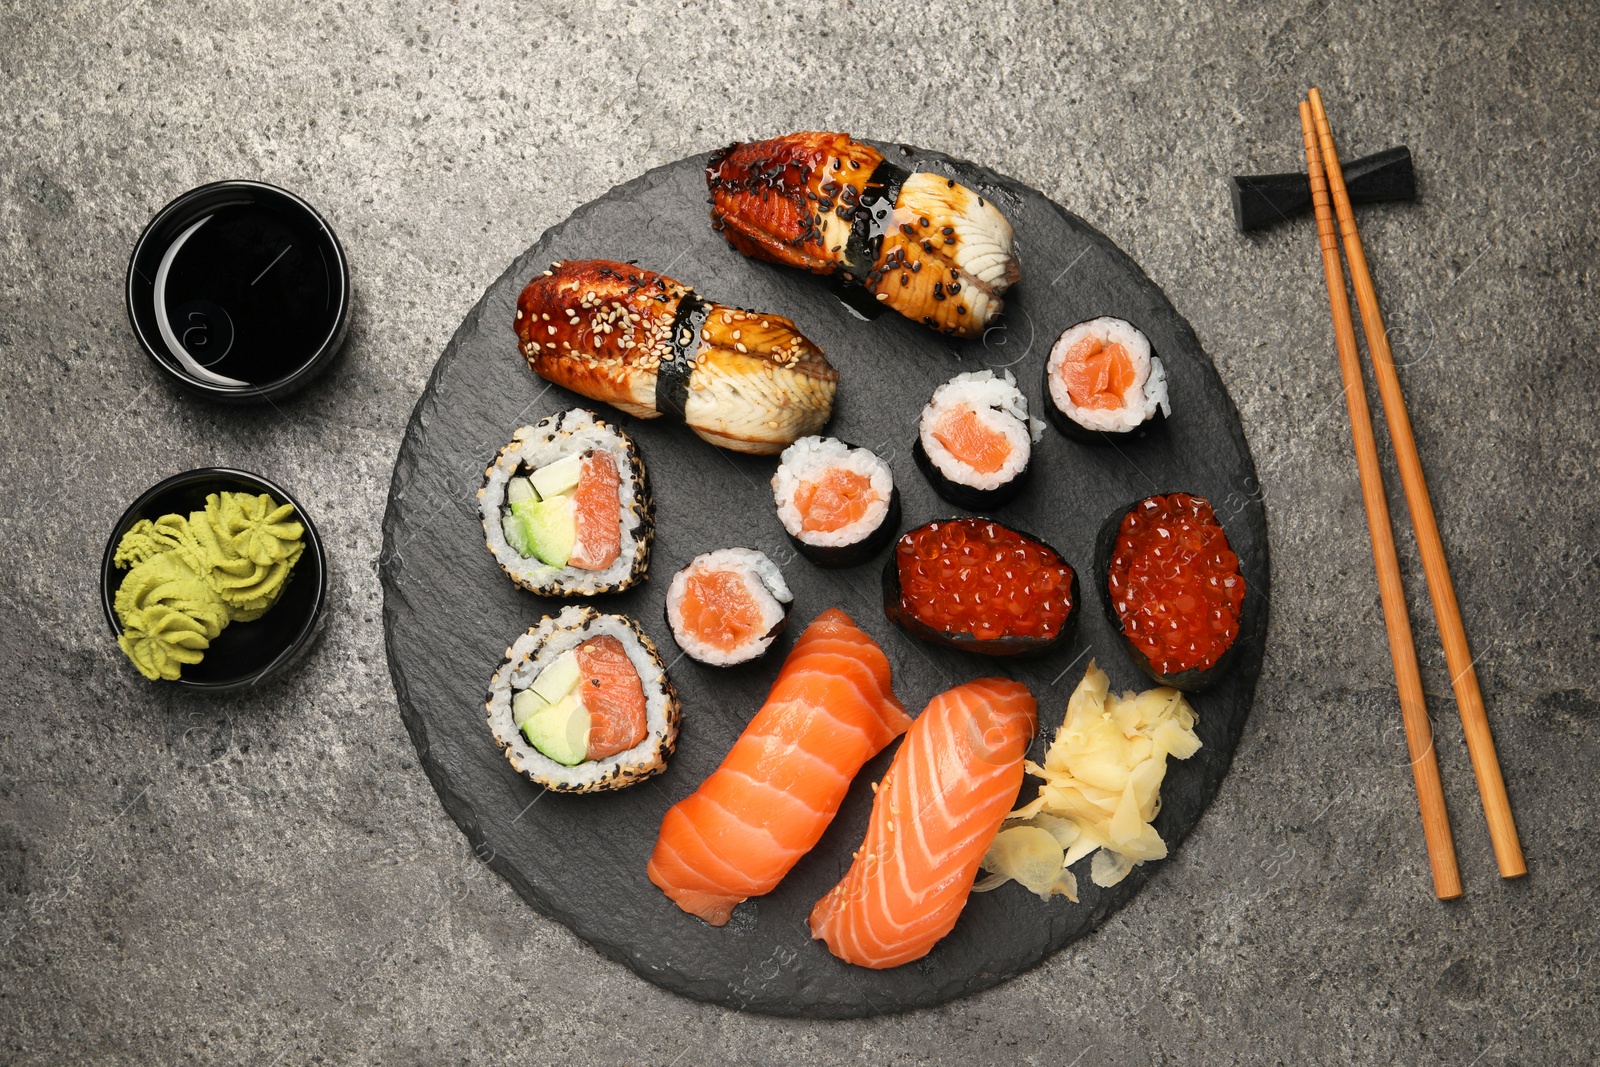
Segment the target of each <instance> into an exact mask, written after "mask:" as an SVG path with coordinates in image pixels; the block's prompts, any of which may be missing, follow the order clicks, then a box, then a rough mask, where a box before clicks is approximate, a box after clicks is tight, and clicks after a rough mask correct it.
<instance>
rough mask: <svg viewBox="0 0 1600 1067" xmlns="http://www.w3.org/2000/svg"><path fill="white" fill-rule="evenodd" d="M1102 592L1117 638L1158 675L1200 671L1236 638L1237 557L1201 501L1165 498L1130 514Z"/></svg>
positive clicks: (1240, 601)
mask: <svg viewBox="0 0 1600 1067" xmlns="http://www.w3.org/2000/svg"><path fill="white" fill-rule="evenodd" d="M1106 588H1107V592H1109V594H1110V597H1111V605H1112V608H1113V609H1114V611H1115V612H1116V615H1117V618H1118V620H1120V622H1121V624H1122V632H1123V636H1124V637H1126V638H1127V639H1128V641H1129V643H1130V644H1132V645H1133V647H1134V648H1136V649H1138V650H1139V652H1141V653H1143V655H1144V656H1145V658H1146V659H1148V660H1149V661H1150V666H1151V669H1152V670H1154V671H1155V672H1156V673H1158V674H1162V675H1174V674H1179V673H1181V672H1183V671H1191V670H1192V671H1204V670H1206V669H1207V668H1209V667H1211V666H1213V665H1214V664H1216V663H1217V661H1218V660H1220V659H1221V658H1222V656H1223V655H1224V654H1225V653H1226V652H1227V651H1228V649H1229V648H1231V647H1232V646H1233V642H1234V640H1235V639H1236V638H1237V637H1238V636H1239V614H1240V609H1241V608H1242V607H1243V605H1244V593H1245V582H1244V578H1243V577H1242V576H1241V575H1240V574H1239V557H1238V556H1236V555H1235V554H1234V552H1233V549H1232V548H1231V547H1230V546H1229V545H1228V535H1227V534H1226V533H1224V532H1223V529H1222V525H1221V524H1220V523H1218V522H1217V516H1216V514H1215V513H1214V512H1213V511H1212V510H1211V505H1210V504H1209V503H1207V502H1206V499H1205V498H1204V497H1199V496H1192V495H1190V494H1188V493H1169V494H1167V495H1165V496H1152V497H1149V498H1147V499H1145V500H1141V501H1139V503H1137V504H1135V505H1134V506H1133V507H1131V508H1129V509H1128V511H1127V513H1126V514H1124V515H1123V517H1122V524H1121V526H1120V527H1119V528H1118V530H1117V539H1116V544H1115V546H1114V547H1113V549H1112V553H1111V566H1110V568H1109V573H1108V575H1107V578H1106Z"/></svg>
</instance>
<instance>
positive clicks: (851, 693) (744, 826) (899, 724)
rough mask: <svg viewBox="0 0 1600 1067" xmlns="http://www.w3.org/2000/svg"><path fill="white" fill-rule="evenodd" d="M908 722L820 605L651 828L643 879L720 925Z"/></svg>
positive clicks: (807, 846) (804, 845)
mask: <svg viewBox="0 0 1600 1067" xmlns="http://www.w3.org/2000/svg"><path fill="white" fill-rule="evenodd" d="M910 725H911V719H910V717H909V716H907V715H906V712H905V708H903V707H902V706H901V705H900V701H898V700H896V699H895V696H894V692H893V691H892V690H891V689H890V688H889V660H888V657H886V656H885V655H884V654H883V650H882V649H881V648H879V647H878V646H877V644H876V643H875V642H874V641H873V640H872V638H870V637H868V636H867V635H866V634H865V633H863V632H862V631H861V629H860V628H859V627H857V626H856V624H855V623H854V622H853V621H852V620H851V618H850V616H848V615H846V614H845V613H844V612H842V611H840V610H839V609H838V608H829V609H828V610H827V611H824V612H823V613H822V614H821V615H818V616H817V617H816V619H814V620H813V621H812V623H811V625H810V626H807V627H806V630H805V633H803V634H801V635H800V639H799V640H798V641H796V642H795V646H794V649H793V650H792V651H791V652H790V653H789V658H788V659H787V660H785V661H784V664H783V669H782V670H781V671H780V672H779V673H778V680H777V681H776V682H775V683H774V684H773V686H772V691H771V692H770V693H769V694H768V695H767V701H766V703H765V704H763V705H762V707H761V710H760V711H758V712H757V713H756V716H755V718H753V719H751V720H750V725H749V726H747V727H745V730H744V733H742V734H741V735H740V736H739V740H737V741H735V742H734V745H733V749H732V750H731V751H729V753H728V755H727V756H726V757H725V758H724V759H723V761H722V765H721V766H720V767H718V768H717V769H716V770H715V771H713V772H712V773H711V776H710V777H709V778H707V779H706V780H705V781H704V782H702V783H700V788H698V789H696V790H695V791H694V792H693V793H691V794H690V795H689V796H687V797H685V798H684V799H683V800H680V801H679V802H678V803H677V804H674V805H673V806H672V807H671V808H670V809H669V810H668V811H667V814H666V817H665V818H663V819H662V820H661V836H660V837H659V838H658V839H657V840H656V847H655V851H654V852H653V853H652V854H651V856H650V866H649V874H650V880H651V881H652V882H654V883H655V884H656V885H657V886H658V887H660V889H661V891H662V892H663V893H665V894H666V895H667V896H668V897H670V898H671V899H672V901H673V902H674V903H675V904H677V905H678V907H680V908H682V909H683V910H684V911H686V912H688V913H689V914H691V915H697V916H699V917H700V918H702V919H704V920H705V921H706V922H708V923H710V924H711V925H712V926H722V925H724V924H725V923H727V921H728V917H729V916H730V915H731V914H732V913H733V909H734V907H735V906H737V905H738V904H739V903H740V902H742V901H744V900H745V899H747V898H749V897H755V896H761V895H762V894H764V893H770V892H771V891H772V890H773V889H774V888H775V887H776V886H777V884H778V883H779V882H780V881H782V880H783V876H784V875H786V874H788V873H789V869H790V868H791V867H793V866H794V865H795V863H796V862H797V861H798V860H799V859H800V857H801V856H804V855H805V854H806V853H807V852H809V851H810V850H811V848H812V846H813V845H815V844H816V843H817V840H818V839H819V838H820V837H821V836H822V832H823V831H824V830H826V829H827V828H828V824H829V823H830V822H832V821H833V817H834V815H836V814H837V813H838V811H839V804H840V803H841V802H842V801H843V800H844V796H845V793H846V792H847V791H848V790H849V788H850V782H851V780H852V779H854V778H855V776H856V773H857V772H858V771H860V770H861V767H862V765H863V764H864V763H866V762H867V760H869V759H871V758H872V757H873V756H875V755H877V754H878V753H879V752H881V751H883V749H884V747H885V746H887V745H888V744H889V742H891V741H893V740H894V739H895V738H896V737H899V736H900V735H901V734H903V733H905V732H906V728H907V727H908V726H910ZM1018 773H1019V774H1020V773H1021V770H1020V767H1019V770H1018ZM1015 794H1016V790H1015V789H1014V788H1013V789H1012V796H1011V797H1007V798H1006V804H1005V810H1010V802H1011V800H1012V799H1014V797H1015ZM1002 814H1003V812H1002ZM991 836H992V835H991ZM978 853H979V855H980V856H981V855H982V854H983V849H982V848H980V849H979V850H978ZM969 881H970V880H969Z"/></svg>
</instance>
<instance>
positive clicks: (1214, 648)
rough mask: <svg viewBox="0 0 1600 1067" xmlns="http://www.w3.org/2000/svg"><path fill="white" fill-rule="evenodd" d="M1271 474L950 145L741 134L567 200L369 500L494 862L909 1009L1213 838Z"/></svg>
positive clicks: (809, 1011) (457, 793) (976, 982)
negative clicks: (1261, 472)
mask: <svg viewBox="0 0 1600 1067" xmlns="http://www.w3.org/2000/svg"><path fill="white" fill-rule="evenodd" d="M708 191H709V192H710V194H711V210H710V212H709V217H708V212H707V210H706V203H707V192H708ZM808 275H809V276H808ZM752 309H753V310H752ZM508 442H509V443H508ZM1255 485H1256V483H1255V470H1254V465H1253V462H1252V460H1251V457H1250V453H1249V450H1248V448H1247V446H1246V444H1245V441H1244V436H1243V434H1242V432H1241V429H1240V426H1239V419H1238V414H1237V411H1236V409H1235V407H1234V405H1233V402H1232V401H1231V400H1230V398H1229V397H1228V394H1227V392H1226V390H1225V389H1224V388H1223V386H1222V384H1221V382H1220V380H1219V379H1218V377H1217V375H1216V372H1215V370H1214V369H1213V367H1212V365H1211V363H1210V361H1209V359H1208V358H1207V357H1206V355H1205V353H1204V352H1203V351H1202V350H1201V348H1200V345H1199V343H1198V341H1197V339H1196V338H1195V336H1194V333H1193V331H1192V330H1191V329H1190V328H1189V326H1188V325H1187V323H1185V322H1184V320H1183V319H1182V318H1181V317H1180V316H1179V315H1178V313H1177V312H1176V311H1175V310H1174V309H1173V308H1172V306H1171V305H1170V304H1169V303H1168V301H1167V300H1166V298H1165V297H1164V296H1163V295H1162V293H1161V291H1160V290H1159V289H1158V288H1157V287H1156V286H1155V285H1154V284H1153V283H1152V282H1151V281H1150V280H1149V279H1148V278H1146V277H1145V275H1144V274H1143V273H1142V272H1141V271H1140V270H1139V268H1138V266H1137V265H1136V264H1134V263H1133V262H1132V261H1131V260H1130V259H1129V258H1128V257H1127V256H1126V255H1124V254H1123V253H1122V252H1121V251H1119V250H1118V249H1117V248H1116V247H1115V246H1114V245H1113V244H1112V243H1111V242H1110V241H1109V240H1107V239H1106V238H1105V237H1104V236H1102V235H1101V234H1099V233H1098V232H1096V231H1095V230H1094V229H1093V228H1092V227H1090V226H1089V225H1088V224H1087V223H1085V222H1084V221H1083V220H1081V219H1079V218H1078V217H1076V216H1074V215H1072V214H1071V213H1069V212H1067V211H1065V210H1063V209H1062V208H1060V207H1058V206H1057V205H1055V204H1053V203H1051V202H1050V201H1049V200H1048V199H1046V198H1045V197H1044V196H1042V195H1041V194H1039V193H1038V192H1036V191H1033V190H1031V189H1028V188H1026V187H1025V186H1022V185H1020V184H1018V183H1016V182H1014V181H1011V180H1008V179H1006V178H1003V177H1001V176H1000V175H997V174H995V173H993V172H991V171H989V170H986V169H984V168H982V167H979V166H976V165H973V164H971V163H966V162H963V161H960V160H955V159H951V158H949V157H947V156H943V155H940V154H938V153H935V152H927V151H921V150H917V149H911V148H905V147H900V146H885V145H875V144H871V143H868V142H863V141H856V140H851V139H850V138H848V137H847V136H845V135H842V134H795V135H791V136H789V137H782V138H777V139H775V140H773V141H767V142H756V143H751V144H745V145H735V146H733V147H731V148H729V149H727V150H724V151H723V152H719V153H717V154H715V155H713V156H709V157H707V156H700V157H694V158H690V159H685V160H681V161H679V162H677V163H673V164H670V165H668V166H665V167H661V168H659V169H656V170H653V171H650V172H649V173H647V174H644V175H642V176H641V177H639V178H637V179H635V180H634V181H631V182H629V183H627V184H625V185H623V186H620V187H618V188H617V189H615V190H613V191H612V192H611V193H610V194H608V195H607V196H605V197H603V198H601V199H600V200H597V201H595V202H594V203H591V204H588V205H586V206H584V207H582V208H580V209H578V210H577V211H575V212H574V213H573V214H572V215H571V216H570V217H569V218H568V219H567V220H565V221H564V222H562V223H561V224H559V225H557V226H555V227H553V228H551V229H550V230H549V231H547V232H546V233H545V234H544V236H543V237H542V238H541V239H540V240H539V241H538V242H537V243H536V244H535V245H534V246H533V247H532V248H531V249H529V250H528V251H527V252H526V253H525V254H524V255H522V256H521V257H519V258H518V259H517V260H516V262H514V263H513V264H512V265H511V266H510V268H509V269H508V270H507V271H506V273H505V274H504V275H502V276H501V278H500V279H499V280H498V281H496V282H495V283H494V284H493V285H491V286H490V287H489V289H488V290H487V291H486V292H485V293H484V295H483V297H482V299H481V300H480V301H479V302H478V304H477V306H476V307H474V308H473V310H472V311H471V313H470V314H469V315H468V316H467V318H466V320H465V321H464V322H463V323H462V325H461V326H460V328H459V329H458V330H457V331H456V334H455V336H454V338H453V339H452V340H451V342H450V344H449V346H448V347H447V348H446V350H445V352H444V354H443V355H442V356H441V358H440V360H439V362H438V364H437V366H436V367H435V369H434V372H433V375H432V377H431V379H430V380H429V382H428V385H427V388H426V390H425V391H424V393H423V395H422V398H421V399H420V400H419V402H418V404H417V407H416V410H415V412H414V414H413V416H412V420H411V424H410V426H409V428H408V430H407V433H406V436H405V440H404V442H403V444H402V446H401V450H400V456H399V459H398V461H397V463H396V466H395V474H394V481H393V484H392V486H391V490H390V497H389V507H388V512H387V515H386V517H385V521H384V547H383V555H382V558H381V568H380V573H381V578H382V582H383V587H384V605H385V606H384V620H385V632H386V636H387V643H388V656H389V665H390V673H391V676H392V678H393V680H394V684H395V688H396V692H397V695H398V697H399V703H400V709H401V714H402V716H403V718H404V720H405V722H406V725H407V727H408V728H409V729H410V731H411V733H412V736H413V739H414V740H415V742H416V746H417V750H418V753H419V755H420V757H421V761H422V764H423V767H424V768H425V770H426V772H427V774H428V775H429V777H430V779H431V780H432V782H433V784H434V786H435V788H436V790H437V792H438V793H439V796H440V799H441V801H442V802H443V804H444V806H445V808H446V810H447V811H448V812H449V813H450V815H451V816H452V817H453V818H454V819H455V820H456V822H457V823H458V824H459V825H460V826H461V828H462V829H463V831H464V832H465V833H466V834H467V835H468V837H469V838H470V839H471V840H472V841H473V843H474V845H475V846H476V847H477V850H478V852H479V854H480V855H481V856H483V857H485V858H486V860H487V861H488V862H489V863H490V865H491V866H493V867H494V869H495V870H497V871H498V872H500V873H501V874H502V875H504V876H505V877H506V878H507V879H508V880H509V881H510V882H511V884H512V885H513V886H514V887H515V888H516V889H517V891H518V892H519V893H520V894H521V895H522V896H523V897H524V898H525V899H526V900H527V901H528V903H529V904H531V905H532V906H533V907H534V908H536V909H538V910H539V911H541V912H543V913H544V914H547V915H550V916H553V917H555V918H556V919H558V920H560V921H561V922H563V923H565V924H566V925H568V926H569V927H571V928H572V929H573V930H574V931H575V932H576V933H577V934H578V935H579V936H581V937H582V938H584V939H585V940H586V941H588V942H589V943H590V944H591V945H593V946H594V947H595V948H596V949H598V950H599V951H600V952H602V953H604V954H605V955H607V956H609V957H611V958H613V959H616V960H619V961H622V962H624V963H626V964H627V965H628V966H630V967H632V968H633V969H634V970H635V971H636V972H638V973H639V974H640V975H642V976H644V977H645V978H647V979H649V980H650V981H652V982H655V983H657V984H659V985H662V986H664V987H666V988H668V989H672V990H675V991H677V992H679V993H682V994H685V995H687V996H691V997H696V998H699V999H703V1000H708V1001H713V1002H716V1003H720V1004H724V1005H728V1006H731V1007H736V1008H741V1009H750V1010H755V1011H762V1012H768V1013H774V1014H784V1015H803V1016H820V1017H845V1016H860V1015H868V1014H875V1013H882V1012H887V1011H897V1010H907V1009H912V1008H917V1007H924V1006H929V1005H933V1004H937V1003H940V1002H942V1001H945V1000H948V999H950V998H952V997H957V996H961V995H963V994H967V993H971V992H975V991H977V990H980V989H983V988H986V987H988V986H992V985H994V984H996V983H998V982H1002V981H1005V980H1006V979H1007V978H1009V977H1011V976H1014V975H1016V974H1018V973H1019V972H1021V971H1023V970H1025V969H1027V968H1029V967H1031V966H1034V965H1036V964H1038V963H1039V962H1040V961H1042V960H1043V959H1045V958H1046V957H1047V956H1049V955H1050V954H1051V953H1053V952H1055V951H1056V950H1058V949H1060V948H1061V947H1062V946H1063V945H1065V944H1067V943H1068V942H1070V941H1072V940H1073V939H1075V938H1077V937H1080V936H1082V935H1083V934H1085V933H1087V932H1089V931H1090V930H1093V929H1094V928H1095V927H1097V926H1098V925H1099V924H1101V923H1102V922H1103V921H1104V920H1105V919H1106V917H1107V916H1108V915H1110V914H1111V913H1112V912H1114V911H1115V910H1116V909H1117V908H1118V907H1120V906H1121V905H1122V904H1124V903H1125V902H1126V901H1127V900H1128V899H1129V898H1130V897H1131V896H1132V895H1133V894H1134V893H1135V892H1137V891H1138V888H1139V887H1140V886H1141V885H1142V884H1143V883H1144V881H1145V880H1146V879H1148V878H1150V877H1152V876H1158V872H1159V871H1160V869H1161V862H1160V861H1161V859H1162V858H1163V857H1165V856H1166V855H1168V854H1169V850H1170V849H1171V848H1175V847H1177V846H1178V845H1179V843H1180V842H1181V841H1182V840H1183V838H1184V837H1185V835H1187V833H1188V832H1189V831H1190V829H1192V828H1193V826H1194V825H1195V823H1196V822H1197V821H1198V819H1199V818H1200V815H1201V813H1202V812H1203V811H1204V809H1205V807H1206V805H1207V804H1208V803H1209V801H1210V799H1211V797H1212V796H1213V795H1214V794H1215V792H1216V790H1217V787H1218V785H1219V784H1220V782H1221V780H1222V778H1223V776H1224V775H1225V774H1226V772H1227V769H1228V764H1229V761H1230V759H1231V757H1232V753H1233V750H1234V746H1235V744H1236V742H1237V739H1238V737H1239V732H1240V729H1241V727H1242V725H1243V722H1244V719H1245V716H1246V715H1247V713H1248V711H1249V707H1250V702H1251V698H1252V695H1253V692H1254V688H1255V682H1256V678H1257V676H1258V674H1259V671H1260V667H1261V659H1262V651H1263V642H1264V639H1265V632H1266V618H1267V603H1268V567H1267V538H1266V524H1265V518H1264V514H1263V511H1262V507H1261V504H1260V501H1259V499H1258V494H1257V493H1256V492H1255ZM1085 600H1087V603H1085V602H1084V601H1085ZM1058 726H1059V727H1061V728H1060V729H1059V730H1058V729H1057V727H1058ZM1081 860H1089V862H1087V863H1084V864H1082V865H1081V866H1080V865H1079V861H1081ZM1080 875H1082V877H1080ZM980 879H981V880H980ZM1012 883H1016V884H1012Z"/></svg>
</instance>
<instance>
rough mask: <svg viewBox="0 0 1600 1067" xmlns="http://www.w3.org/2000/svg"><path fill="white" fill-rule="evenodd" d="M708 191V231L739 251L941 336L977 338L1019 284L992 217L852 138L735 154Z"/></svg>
mask: <svg viewBox="0 0 1600 1067" xmlns="http://www.w3.org/2000/svg"><path fill="white" fill-rule="evenodd" d="M706 185H707V186H708V187H709V188H710V190H711V225H712V226H713V227H714V228H715V229H716V230H717V231H718V232H720V233H721V234H722V235H723V236H724V237H726V238H727V239H728V243H729V244H731V245H733V247H734V248H737V249H738V250H739V251H740V252H743V253H744V254H745V255H747V256H755V257H756V258H758V259H766V260H771V261H772V262H774V263H783V264H786V265H788V266H791V267H802V268H804V269H805V270H808V271H811V272H812V273H813V274H830V275H833V276H834V277H835V278H836V279H838V280H839V281H841V282H843V283H846V285H847V286H855V287H859V288H860V289H864V290H865V291H866V292H867V293H869V294H870V295H871V297H873V298H875V299H876V300H877V301H878V302H879V303H880V304H887V305H888V306H889V307H891V308H894V310H896V311H898V312H899V313H900V314H902V315H904V316H906V317H907V318H909V319H916V320H918V321H920V322H922V323H923V324H924V325H927V326H931V327H933V328H934V329H936V330H939V331H941V332H943V333H947V334H953V335H955V336H957V337H977V336H979V335H981V334H982V333H983V331H984V330H985V329H986V328H987V327H988V326H989V324H990V323H991V322H993V321H994V320H995V318H996V317H998V316H999V314H1000V309H1001V307H1002V306H1003V304H1004V302H1003V301H1002V300H1001V299H1000V294H1002V293H1004V292H1005V291H1006V289H1007V288H1009V287H1010V286H1011V285H1012V284H1014V283H1015V282H1016V281H1017V280H1018V279H1019V278H1020V277H1021V276H1022V274H1021V271H1020V270H1019V269H1018V267H1017V260H1016V257H1015V255H1013V253H1012V233H1011V224H1010V223H1009V222H1007V221H1006V218H1005V216H1004V215H1002V214H1000V211H999V209H998V208H996V207H995V206H994V205H993V204H991V203H989V202H987V201H985V200H984V199H983V197H981V196H979V195H978V194H976V193H974V192H973V191H972V190H971V189H968V188H967V187H966V186H964V185H959V184H957V183H956V181H955V180H954V179H951V178H946V177H944V176H942V175H939V174H931V173H928V172H926V171H917V172H908V171H906V170H903V169H902V168H900V167H897V166H895V165H894V164H893V163H889V162H887V161H886V160H885V159H884V158H883V154H882V153H881V152H879V151H878V150H877V149H876V148H873V147H872V146H871V145H865V144H862V143H860V142H859V141H852V140H851V139H850V137H849V135H847V134H843V133H791V134H789V135H788V136H786V137H778V138H774V139H773V140H770V141H754V142H751V143H748V144H733V145H730V146H729V147H727V148H725V149H723V150H722V151H721V152H718V153H717V154H716V155H714V156H713V157H712V158H711V162H710V164H709V165H708V166H707V167H706Z"/></svg>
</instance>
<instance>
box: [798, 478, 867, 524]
mask: <svg viewBox="0 0 1600 1067" xmlns="http://www.w3.org/2000/svg"><path fill="white" fill-rule="evenodd" d="M877 501H878V494H877V493H875V492H873V489H872V479H871V478H869V477H867V476H866V475H865V474H861V473H860V472H858V471H853V470H846V469H844V468H842V467H831V468H829V470H828V472H827V473H826V474H824V475H823V476H822V477H821V478H818V479H816V480H815V481H810V482H801V483H800V488H799V489H797V490H795V494H794V506H795V510H796V511H798V512H800V528H801V529H802V530H814V531H818V532H820V533H833V532H834V531H835V530H842V529H844V528H845V527H846V526H849V525H850V524H851V523H854V522H860V521H861V517H862V516H863V515H865V514H866V513H867V509H868V508H870V507H871V506H872V505H873V504H875V503H877Z"/></svg>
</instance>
